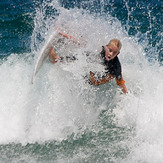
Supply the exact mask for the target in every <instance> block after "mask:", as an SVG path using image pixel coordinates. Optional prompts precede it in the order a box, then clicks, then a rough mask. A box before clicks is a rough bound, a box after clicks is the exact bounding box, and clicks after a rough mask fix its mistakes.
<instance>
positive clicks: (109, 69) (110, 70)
mask: <svg viewBox="0 0 163 163" xmlns="http://www.w3.org/2000/svg"><path fill="white" fill-rule="evenodd" d="M101 57H102V59H103V65H104V66H105V67H106V68H105V70H106V75H107V74H111V75H113V76H114V77H115V78H116V79H118V80H119V81H121V78H122V76H121V64H120V61H119V59H118V57H117V56H116V57H115V58H114V59H112V60H110V61H107V60H106V58H105V48H104V46H103V47H102V51H101Z"/></svg>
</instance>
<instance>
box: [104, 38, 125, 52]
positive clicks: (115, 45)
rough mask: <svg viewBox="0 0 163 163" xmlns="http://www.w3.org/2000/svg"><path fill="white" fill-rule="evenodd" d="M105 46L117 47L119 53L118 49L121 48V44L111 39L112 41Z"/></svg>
mask: <svg viewBox="0 0 163 163" xmlns="http://www.w3.org/2000/svg"><path fill="white" fill-rule="evenodd" d="M106 46H113V47H117V48H118V51H120V49H121V47H122V43H121V41H120V40H118V39H112V40H110V42H109V43H108V44H107V45H106Z"/></svg>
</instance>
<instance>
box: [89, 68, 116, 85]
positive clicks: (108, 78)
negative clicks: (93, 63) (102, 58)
mask: <svg viewBox="0 0 163 163" xmlns="http://www.w3.org/2000/svg"><path fill="white" fill-rule="evenodd" d="M111 79H113V76H112V75H110V74H109V75H107V76H106V77H103V78H101V79H99V80H96V78H95V76H94V73H93V72H92V71H90V80H91V82H92V84H93V85H96V86H98V85H101V84H105V83H107V82H109V81H110V80H111Z"/></svg>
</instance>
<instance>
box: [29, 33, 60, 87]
mask: <svg viewBox="0 0 163 163" xmlns="http://www.w3.org/2000/svg"><path fill="white" fill-rule="evenodd" d="M57 34H58V31H54V32H53V33H52V35H51V36H50V37H49V39H48V40H47V41H46V43H45V45H44V46H43V47H42V49H41V50H40V52H39V54H40V55H39V57H38V59H37V61H36V64H35V68H34V71H33V75H32V80H31V83H32V84H33V82H34V78H35V76H36V74H37V73H38V71H39V70H40V68H41V66H42V65H43V63H44V61H45V60H46V58H47V57H48V55H49V52H50V48H51V46H52V45H53V41H54V38H55V36H56V35H57Z"/></svg>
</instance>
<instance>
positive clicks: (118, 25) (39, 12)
mask: <svg viewBox="0 0 163 163" xmlns="http://www.w3.org/2000/svg"><path fill="white" fill-rule="evenodd" d="M162 6H163V4H162V1H159V0H157V1H152V0H151V1H149V0H146V1H140V0H137V1H131V0H123V1H122V0H110V1H106V0H91V1H87V0H75V1H71V0H69V1H68V0H66V1H65V0H64V1H63V0H60V1H55V0H47V1H41V0H40V1H31V0H26V1H20V0H5V1H4V0H1V2H0V38H1V39H0V56H1V62H0V63H1V64H0V74H1V77H0V90H1V93H0V162H2V163H4V162H14V163H17V162H28V163H29V162H30V163H34V162H46V163H47V162H49V163H51V162H59V163H60V162H61V163H64V162H65V163H67V162H70V163H71V162H72V163H77V162H87V163H94V162H99V163H103V162H106V163H126V162H127V163H130V162H132V163H137V162H141V163H142V162H143V163H144V162H145V163H161V162H162V160H163V156H162V152H163V144H162V142H163V139H162V138H163V132H162V126H163V119H162V116H163V111H162V108H163V103H162V97H163V85H162V82H163V73H162V71H163V68H162V59H163V53H162V31H163V30H162V19H163V18H162ZM58 26H59V27H62V28H63V30H65V31H66V32H69V33H72V35H73V36H75V37H76V38H80V41H81V42H82V41H83V42H85V46H84V47H82V46H81V47H76V46H74V45H72V44H71V43H69V42H67V43H66V44H65V46H60V47H59V49H57V50H58V53H59V54H60V55H67V53H70V54H78V58H79V59H78V61H77V62H74V63H70V64H56V65H52V64H50V63H49V61H47V62H46V63H45V64H44V66H43V67H42V69H41V70H40V72H39V73H38V75H37V77H36V79H35V83H34V84H33V85H31V83H30V81H31V77H32V73H33V68H34V64H35V61H36V60H37V56H38V55H39V50H40V49H41V48H42V46H43V44H44V42H45V41H46V40H47V39H48V37H49V35H50V34H51V31H52V30H53V28H54V29H55V28H56V27H58ZM81 36H82V37H81ZM115 37H116V38H119V39H120V40H121V41H122V44H123V47H122V50H121V53H120V55H119V58H120V61H121V64H122V69H123V76H124V79H125V81H126V86H127V89H128V92H129V93H128V95H123V94H122V93H121V91H120V90H119V88H118V87H117V86H116V83H115V82H114V81H111V82H110V83H107V84H105V85H102V86H99V87H93V86H90V85H89V84H88V83H86V82H85V81H84V79H83V76H85V75H86V74H87V73H88V72H89V71H90V70H92V71H93V70H98V69H101V67H100V65H98V64H97V63H96V64H94V62H89V61H88V60H87V58H85V55H83V53H84V52H85V51H92V53H93V54H92V58H95V57H96V54H98V52H99V51H100V48H101V46H102V45H104V44H107V43H108V41H109V40H110V39H111V38H115ZM67 45H68V47H67ZM65 49H66V51H65ZM92 58H91V59H92Z"/></svg>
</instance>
